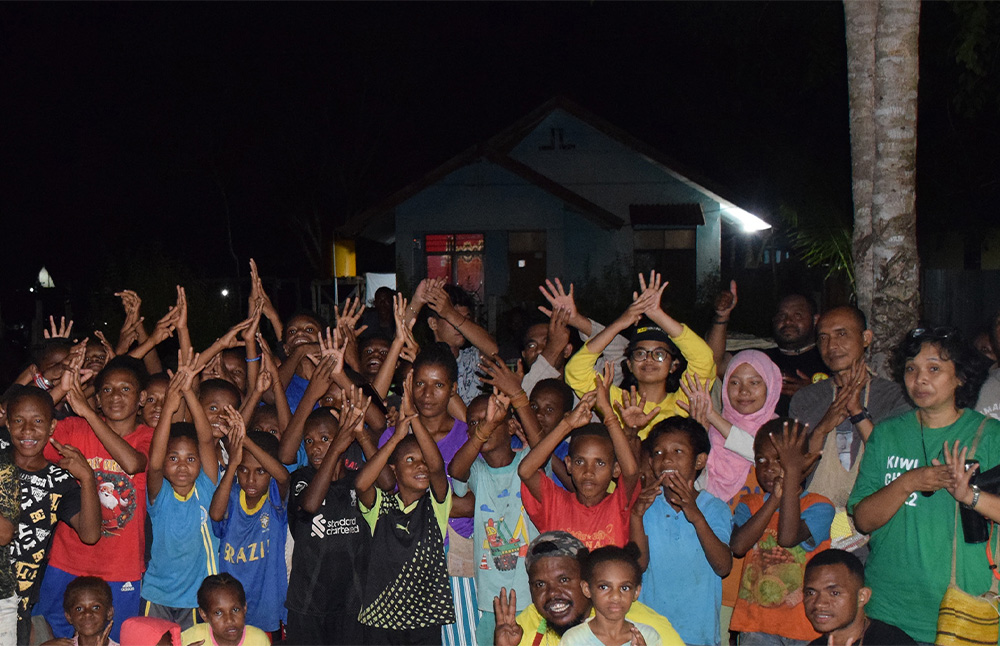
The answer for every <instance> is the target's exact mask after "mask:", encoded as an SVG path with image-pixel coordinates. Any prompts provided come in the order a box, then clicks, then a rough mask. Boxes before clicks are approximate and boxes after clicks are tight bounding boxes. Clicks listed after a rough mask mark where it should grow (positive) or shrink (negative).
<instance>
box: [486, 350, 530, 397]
mask: <svg viewBox="0 0 1000 646" xmlns="http://www.w3.org/2000/svg"><path fill="white" fill-rule="evenodd" d="M479 370H481V371H482V372H483V376H482V381H483V383H485V384H488V385H490V386H493V387H494V388H497V389H498V390H499V391H500V392H502V393H504V394H505V395H507V396H508V397H514V396H515V395H517V394H518V393H520V392H524V389H523V388H522V387H521V378H519V377H518V376H517V375H516V374H515V373H514V372H513V371H512V370H511V369H510V368H508V367H507V364H506V363H504V362H503V361H502V360H501V359H500V357H498V356H497V355H492V356H489V357H487V356H483V357H482V358H481V359H480V360H479Z"/></svg>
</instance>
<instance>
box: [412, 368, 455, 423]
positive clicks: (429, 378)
mask: <svg viewBox="0 0 1000 646" xmlns="http://www.w3.org/2000/svg"><path fill="white" fill-rule="evenodd" d="M454 392H455V382H454V381H452V380H451V378H449V376H448V370H447V369H445V367H444V366H437V365H433V364H431V365H422V366H420V368H419V369H417V371H416V372H415V373H414V375H413V405H414V406H416V408H417V412H418V413H419V414H420V416H421V417H436V416H438V415H442V414H444V413H446V412H448V400H449V399H450V398H451V396H452V394H453V393H454Z"/></svg>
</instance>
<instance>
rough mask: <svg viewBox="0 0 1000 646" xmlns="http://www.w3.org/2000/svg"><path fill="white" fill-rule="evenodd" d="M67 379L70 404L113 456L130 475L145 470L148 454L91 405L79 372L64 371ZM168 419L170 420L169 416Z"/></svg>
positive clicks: (64, 378) (64, 376)
mask: <svg viewBox="0 0 1000 646" xmlns="http://www.w3.org/2000/svg"><path fill="white" fill-rule="evenodd" d="M67 379H68V380H69V388H67V393H66V398H67V400H68V401H69V405H70V406H71V407H72V408H73V410H74V412H76V413H77V414H78V415H80V417H82V418H84V419H85V420H87V423H88V424H90V427H91V428H92V429H94V435H96V436H97V439H98V440H100V441H101V444H103V445H104V448H105V449H107V451H108V454H109V455H111V458H112V459H113V460H115V461H116V462H117V463H118V465H119V466H120V467H121V468H122V470H123V471H125V473H127V474H129V475H135V474H136V473H140V472H141V471H143V470H144V469H145V468H146V456H145V455H143V454H142V453H140V452H139V451H136V450H135V449H134V448H133V447H132V445H131V444H129V443H128V442H126V441H125V438H123V437H121V436H120V435H118V434H117V433H115V432H114V431H113V430H112V429H111V427H110V426H108V425H107V423H106V422H105V421H104V419H102V418H101V416H100V415H98V414H97V413H96V412H95V411H94V409H93V408H91V407H90V404H89V403H88V402H87V398H86V397H85V396H84V394H83V389H82V387H81V385H80V375H79V373H78V372H77V371H69V370H67V371H65V372H63V381H66V380H67ZM65 385H66V384H64V386H65ZM167 419H168V420H169V417H168V418H167Z"/></svg>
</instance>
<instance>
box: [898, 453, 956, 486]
mask: <svg viewBox="0 0 1000 646" xmlns="http://www.w3.org/2000/svg"><path fill="white" fill-rule="evenodd" d="M932 462H937V460H936V459H935V460H932ZM899 477H900V478H906V481H905V484H906V489H907V490H908V491H910V492H916V491H923V492H927V493H934V492H935V491H937V490H938V489H949V491H950V489H952V488H954V486H955V485H954V483H955V474H954V472H953V471H952V468H951V467H950V466H948V465H947V464H941V463H940V462H938V463H937V464H936V465H934V466H927V467H917V468H916V469H910V470H909V471H907V472H906V473H904V474H903V475H901V476H899ZM966 484H968V483H966Z"/></svg>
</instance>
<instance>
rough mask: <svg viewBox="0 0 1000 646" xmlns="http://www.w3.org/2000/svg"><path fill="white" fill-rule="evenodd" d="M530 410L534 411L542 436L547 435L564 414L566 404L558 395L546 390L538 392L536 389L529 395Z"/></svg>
mask: <svg viewBox="0 0 1000 646" xmlns="http://www.w3.org/2000/svg"><path fill="white" fill-rule="evenodd" d="M531 410H533V411H535V417H537V418H538V425H539V426H540V427H541V429H542V434H543V435H548V434H549V433H551V432H552V429H554V428H555V427H556V426H558V425H559V422H560V421H561V420H562V418H563V415H565V414H566V403H565V402H564V401H563V400H562V396H560V395H559V393H557V392H555V391H552V390H546V389H542V390H541V391H539V389H537V388H536V389H535V390H534V391H533V392H532V393H531Z"/></svg>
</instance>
